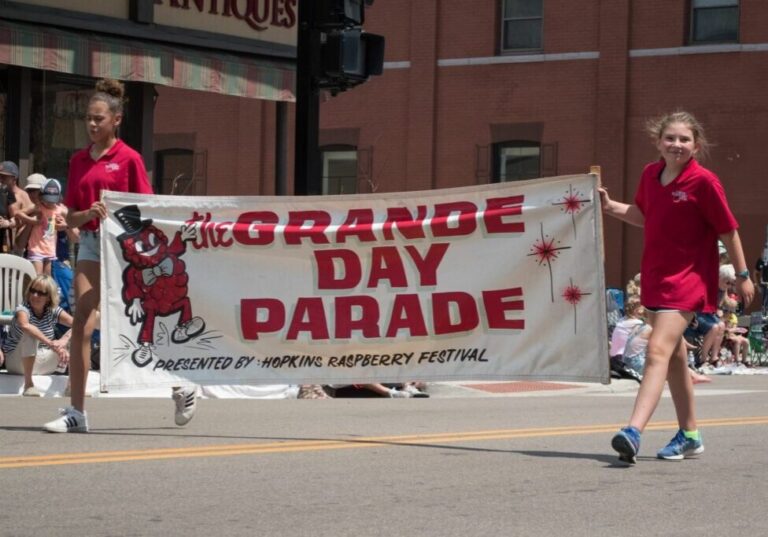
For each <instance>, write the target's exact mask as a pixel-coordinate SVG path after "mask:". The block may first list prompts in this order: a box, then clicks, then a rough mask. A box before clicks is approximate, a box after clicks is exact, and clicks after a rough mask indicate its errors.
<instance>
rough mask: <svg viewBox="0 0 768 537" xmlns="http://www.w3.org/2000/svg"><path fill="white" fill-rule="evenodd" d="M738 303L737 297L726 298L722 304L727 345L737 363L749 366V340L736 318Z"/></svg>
mask: <svg viewBox="0 0 768 537" xmlns="http://www.w3.org/2000/svg"><path fill="white" fill-rule="evenodd" d="M737 306H738V301H737V300H736V298H735V297H731V296H726V297H725V299H724V300H723V302H722V311H723V322H724V324H725V343H726V345H727V346H728V347H729V349H730V351H731V353H732V354H733V359H734V361H735V362H736V363H739V364H744V365H747V364H749V351H750V346H749V339H747V338H746V337H744V335H743V334H744V333H745V332H746V329H744V328H739V327H738V324H739V319H738V317H737V316H736V308H737Z"/></svg>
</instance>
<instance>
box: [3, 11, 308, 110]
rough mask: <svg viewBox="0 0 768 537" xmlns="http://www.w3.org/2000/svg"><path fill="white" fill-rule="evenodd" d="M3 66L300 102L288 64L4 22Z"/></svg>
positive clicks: (293, 72)
mask: <svg viewBox="0 0 768 537" xmlns="http://www.w3.org/2000/svg"><path fill="white" fill-rule="evenodd" d="M0 63H5V64H9V65H17V66H21V67H30V68H34V69H43V70H48V71H57V72H60V73H70V74H75V75H83V76H89V77H93V78H115V79H118V80H126V81H132V82H148V83H152V84H160V85H163V86H171V87H174V88H183V89H190V90H200V91H208V92H212V93H223V94H226V95H235V96H238V97H248V98H253V99H268V100H272V101H295V100H296V97H295V93H294V91H295V90H294V88H295V85H296V72H295V68H294V67H293V66H292V65H289V64H288V63H280V62H278V61H270V60H264V59H259V58H252V57H246V56H236V55H231V54H220V53H211V52H208V51H205V52H203V51H197V50H194V49H185V48H182V47H170V46H164V45H158V44H154V43H149V42H141V41H134V40H129V39H121V38H115V37H104V36H100V35H95V34H82V33H75V32H70V31H65V30H59V29H53V28H49V27H42V26H33V25H27V24H18V23H16V22H10V21H7V20H0Z"/></svg>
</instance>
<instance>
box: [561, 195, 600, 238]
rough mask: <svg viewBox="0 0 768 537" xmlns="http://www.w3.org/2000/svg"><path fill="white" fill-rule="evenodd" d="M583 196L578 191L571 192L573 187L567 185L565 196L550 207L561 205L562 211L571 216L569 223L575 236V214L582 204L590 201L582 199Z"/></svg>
mask: <svg viewBox="0 0 768 537" xmlns="http://www.w3.org/2000/svg"><path fill="white" fill-rule="evenodd" d="M583 196H584V194H582V193H581V192H579V191H578V190H576V191H574V190H573V185H568V190H567V191H566V193H565V196H563V197H562V198H561V200H560V201H556V202H554V203H553V204H552V205H562V206H563V208H562V211H563V212H565V213H566V214H569V215H571V222H572V223H573V235H574V236H576V214H577V213H578V212H579V211H581V208H582V206H583V205H584V204H586V203H589V202H590V201H591V200H590V199H588V198H587V199H582V197H583Z"/></svg>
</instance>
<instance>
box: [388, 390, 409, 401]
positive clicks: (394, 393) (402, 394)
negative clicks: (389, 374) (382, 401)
mask: <svg viewBox="0 0 768 537" xmlns="http://www.w3.org/2000/svg"><path fill="white" fill-rule="evenodd" d="M389 396H390V397H391V398H393V399H408V398H409V397H413V396H412V395H411V394H410V393H408V392H406V391H402V390H398V389H396V388H390V389H389Z"/></svg>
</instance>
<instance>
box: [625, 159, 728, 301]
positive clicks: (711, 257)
mask: <svg viewBox="0 0 768 537" xmlns="http://www.w3.org/2000/svg"><path fill="white" fill-rule="evenodd" d="M664 166H665V164H664V160H660V161H658V162H654V163H651V164H648V165H647V166H646V167H645V169H644V170H643V175H642V176H641V178H640V186H639V187H638V190H637V194H636V196H635V204H636V205H637V206H638V208H639V209H640V211H641V212H642V213H643V215H644V216H645V225H644V245H643V261H642V266H641V280H640V281H641V298H642V303H643V305H644V306H645V307H647V308H659V307H665V308H672V309H679V310H683V311H701V312H713V311H715V309H716V308H717V290H718V277H719V275H718V267H719V258H718V250H717V238H718V236H719V235H721V234H723V233H727V232H729V231H733V230H734V229H737V228H738V227H739V225H738V223H737V222H736V219H735V218H734V216H733V214H732V213H731V210H730V208H729V207H728V202H727V201H726V199H725V192H724V191H723V185H722V184H720V180H719V179H718V178H717V176H716V175H715V174H714V173H712V172H710V171H709V170H707V169H706V168H703V167H702V166H700V165H699V163H698V162H696V161H695V160H694V159H691V160H690V161H688V164H687V165H686V166H685V168H684V169H683V171H682V172H680V175H678V176H677V177H676V178H675V179H674V180H673V181H672V182H671V183H669V184H668V185H667V186H662V184H661V172H662V170H664Z"/></svg>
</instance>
